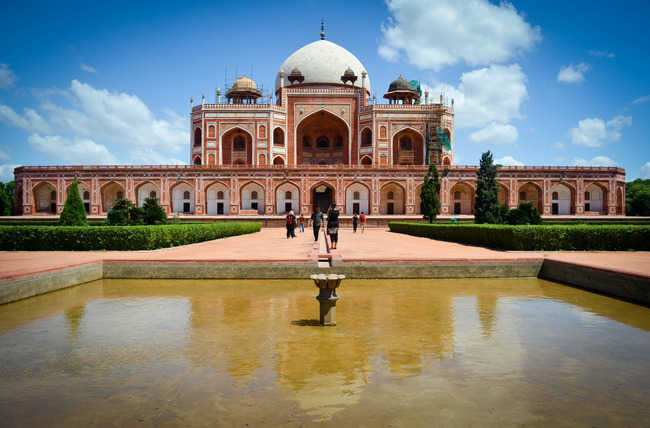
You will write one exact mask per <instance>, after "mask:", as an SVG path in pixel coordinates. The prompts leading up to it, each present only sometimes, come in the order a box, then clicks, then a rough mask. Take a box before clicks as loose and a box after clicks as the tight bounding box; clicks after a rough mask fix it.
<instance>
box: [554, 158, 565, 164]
mask: <svg viewBox="0 0 650 428" xmlns="http://www.w3.org/2000/svg"><path fill="white" fill-rule="evenodd" d="M553 160H554V161H555V162H557V163H563V162H566V161H567V157H566V156H558V157H555V158H553Z"/></svg>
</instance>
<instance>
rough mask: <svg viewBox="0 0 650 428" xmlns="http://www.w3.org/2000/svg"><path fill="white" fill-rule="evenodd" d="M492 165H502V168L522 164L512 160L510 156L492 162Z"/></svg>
mask: <svg viewBox="0 0 650 428" xmlns="http://www.w3.org/2000/svg"><path fill="white" fill-rule="evenodd" d="M494 163H495V164H497V165H503V166H523V165H524V163H523V162H519V161H518V160H517V159H515V158H513V157H512V156H504V157H502V158H498V159H495V160H494Z"/></svg>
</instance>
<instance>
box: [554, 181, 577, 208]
mask: <svg viewBox="0 0 650 428" xmlns="http://www.w3.org/2000/svg"><path fill="white" fill-rule="evenodd" d="M573 212H574V203H573V191H572V189H570V188H569V187H568V186H566V185H564V184H556V185H554V186H553V187H551V214H552V215H570V214H572V213H573Z"/></svg>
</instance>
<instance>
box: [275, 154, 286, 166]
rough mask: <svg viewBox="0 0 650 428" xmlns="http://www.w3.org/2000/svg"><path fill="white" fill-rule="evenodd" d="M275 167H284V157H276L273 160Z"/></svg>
mask: <svg viewBox="0 0 650 428" xmlns="http://www.w3.org/2000/svg"><path fill="white" fill-rule="evenodd" d="M273 165H275V166H284V159H282V156H276V157H275V158H274V159H273Z"/></svg>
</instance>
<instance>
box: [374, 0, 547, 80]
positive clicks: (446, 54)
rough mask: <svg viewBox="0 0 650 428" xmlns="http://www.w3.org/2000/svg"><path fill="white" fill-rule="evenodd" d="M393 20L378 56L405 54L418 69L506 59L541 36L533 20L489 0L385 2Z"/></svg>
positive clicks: (507, 5) (394, 57) (391, 58)
mask: <svg viewBox="0 0 650 428" xmlns="http://www.w3.org/2000/svg"><path fill="white" fill-rule="evenodd" d="M387 5H388V9H389V11H390V12H391V13H392V15H393V17H391V18H389V19H388V20H387V22H386V23H384V24H383V25H382V27H381V31H382V33H383V40H382V41H381V43H380V46H379V49H378V51H379V55H380V56H381V57H382V58H384V59H386V60H387V61H391V62H395V61H398V60H400V58H401V57H405V58H406V60H407V61H408V62H409V63H411V64H414V65H416V66H417V67H419V68H430V69H433V70H436V71H437V70H440V69H441V68H443V67H445V66H449V65H453V64H456V63H457V62H459V61H464V62H465V63H467V64H469V65H470V66H477V65H487V64H490V63H494V62H504V61H508V60H509V59H511V58H512V57H514V56H515V55H518V54H519V53H521V52H524V51H527V50H530V49H532V48H533V47H534V46H535V44H536V43H537V42H539V41H540V40H541V32H540V29H539V27H533V26H531V24H529V23H528V22H526V20H525V19H524V18H523V17H522V16H521V15H520V14H519V13H518V12H517V10H516V9H515V8H514V6H513V5H512V4H510V3H507V2H502V3H500V4H499V5H494V4H492V3H490V2H489V1H487V0H474V1H454V0H438V1H436V2H432V1H430V0H387Z"/></svg>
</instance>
